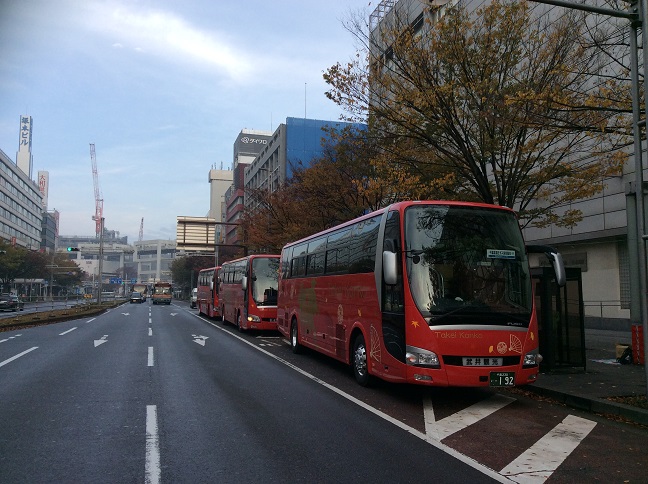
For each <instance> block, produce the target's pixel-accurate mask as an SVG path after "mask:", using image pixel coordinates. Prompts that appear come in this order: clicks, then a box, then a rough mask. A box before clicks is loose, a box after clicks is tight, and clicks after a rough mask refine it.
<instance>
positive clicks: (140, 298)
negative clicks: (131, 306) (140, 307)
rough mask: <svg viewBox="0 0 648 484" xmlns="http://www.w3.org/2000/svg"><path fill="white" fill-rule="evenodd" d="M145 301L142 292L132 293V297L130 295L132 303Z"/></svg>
mask: <svg viewBox="0 0 648 484" xmlns="http://www.w3.org/2000/svg"><path fill="white" fill-rule="evenodd" d="M144 301H146V298H144V296H142V293H141V292H137V291H135V292H131V295H130V302H131V303H143V302H144Z"/></svg>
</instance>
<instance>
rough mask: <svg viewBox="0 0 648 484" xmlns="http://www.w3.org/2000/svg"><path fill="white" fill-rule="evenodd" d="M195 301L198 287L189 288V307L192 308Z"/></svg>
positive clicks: (196, 300)
mask: <svg viewBox="0 0 648 484" xmlns="http://www.w3.org/2000/svg"><path fill="white" fill-rule="evenodd" d="M197 303H198V288H197V287H194V288H193V289H192V290H191V303H190V305H191V308H192V309H193V308H195V307H196V304H197Z"/></svg>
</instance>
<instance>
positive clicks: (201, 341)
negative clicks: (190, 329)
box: [191, 334, 209, 346]
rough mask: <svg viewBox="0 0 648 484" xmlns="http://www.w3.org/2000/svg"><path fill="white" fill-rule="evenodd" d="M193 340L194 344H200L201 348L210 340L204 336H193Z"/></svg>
mask: <svg viewBox="0 0 648 484" xmlns="http://www.w3.org/2000/svg"><path fill="white" fill-rule="evenodd" d="M191 336H192V338H194V340H193V342H194V343H198V344H199V345H200V346H205V341H207V339H208V338H209V336H202V335H200V336H199V335H196V334H192V335H191Z"/></svg>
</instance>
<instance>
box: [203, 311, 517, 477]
mask: <svg viewBox="0 0 648 484" xmlns="http://www.w3.org/2000/svg"><path fill="white" fill-rule="evenodd" d="M194 316H195V317H197V318H198V319H200V320H202V321H204V322H206V323H207V324H210V325H212V326H213V327H214V328H216V329H218V330H219V331H222V332H223V333H226V334H227V335H229V336H232V337H234V338H237V339H239V340H240V341H242V342H243V343H245V344H246V345H249V346H251V347H252V348H254V349H255V350H257V351H260V352H261V353H263V354H265V355H267V356H269V357H270V358H273V359H274V360H276V361H278V362H279V363H281V364H283V365H285V366H287V367H289V368H291V369H293V370H295V371H296V372H298V373H301V374H302V375H304V376H305V377H307V378H310V379H311V380H313V381H314V382H316V383H318V384H320V385H322V386H323V387H325V388H327V389H328V390H331V391H332V392H334V393H337V394H338V395H340V396H341V397H343V398H346V399H347V400H349V401H350V402H352V403H355V404H356V405H358V406H359V407H361V408H363V409H365V410H367V411H369V412H371V413H373V414H374V415H377V416H378V417H380V418H382V419H383V420H385V421H387V422H389V423H391V424H392V425H394V426H396V427H399V428H401V429H403V430H405V431H406V432H408V433H410V434H411V435H413V436H415V437H418V438H419V439H421V440H424V441H426V442H428V443H429V444H430V445H431V446H433V447H436V448H437V449H439V450H441V451H442V452H445V453H446V454H448V455H450V456H452V457H454V458H455V459H457V460H458V461H460V462H463V463H464V464H466V465H468V466H470V467H472V468H473V469H475V470H477V471H479V472H481V473H482V474H484V475H486V476H488V477H490V478H491V479H494V480H496V481H497V482H502V483H509V484H510V482H511V481H510V480H509V479H506V478H505V477H503V476H502V475H500V474H498V473H497V472H495V471H494V470H493V469H490V468H488V467H486V466H485V465H483V464H480V463H479V462H477V461H476V460H474V459H472V458H470V457H468V456H467V455H464V454H462V453H461V452H459V451H457V450H455V449H453V448H452V447H448V446H447V445H444V444H442V443H441V442H439V441H436V440H428V438H427V436H426V435H425V433H423V432H421V431H419V430H416V429H415V428H413V427H410V426H409V425H407V424H405V423H403V422H401V421H400V420H397V419H395V418H393V417H391V416H390V415H387V414H386V413H384V412H381V411H380V410H378V409H376V408H374V407H371V406H370V405H368V404H366V403H365V402H363V401H362V400H358V399H357V398H355V397H353V396H351V395H349V394H348V393H345V392H343V391H342V390H340V389H339V388H336V387H334V386H333V385H331V384H329V383H326V382H325V381H323V380H320V379H319V378H317V377H316V376H315V375H312V374H310V373H308V372H307V371H304V370H302V369H301V368H299V367H297V366H295V365H293V364H292V363H290V362H289V361H286V360H284V359H283V358H281V357H279V356H277V355H273V354H272V353H270V352H269V351H267V350H264V349H263V348H261V347H259V346H258V345H256V344H255V343H253V342H250V341H247V340H246V339H244V338H243V337H241V336H239V335H237V334H234V333H230V332H229V331H227V329H225V328H221V327H220V326H218V325H216V324H215V323H213V322H211V321H208V320H206V319H204V318H202V317H200V316H198V315H197V314H194Z"/></svg>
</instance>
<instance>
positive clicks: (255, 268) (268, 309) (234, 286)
mask: <svg viewBox="0 0 648 484" xmlns="http://www.w3.org/2000/svg"><path fill="white" fill-rule="evenodd" d="M278 272H279V256H278V255H265V254H263V255H250V256H247V257H243V258H241V259H236V260H233V261H230V262H226V263H224V264H223V265H222V266H221V269H220V271H219V282H220V288H219V300H220V306H221V315H222V318H223V321H227V322H229V323H232V324H234V325H236V326H237V327H238V328H239V330H240V331H244V330H247V329H260V330H276V329H277V288H278V277H279V274H278Z"/></svg>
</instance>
